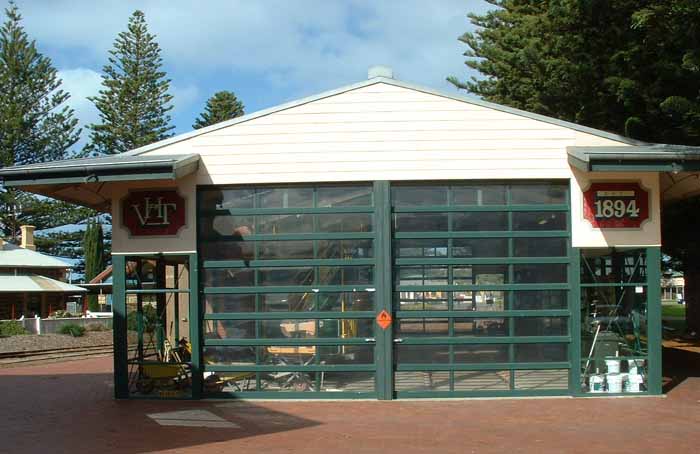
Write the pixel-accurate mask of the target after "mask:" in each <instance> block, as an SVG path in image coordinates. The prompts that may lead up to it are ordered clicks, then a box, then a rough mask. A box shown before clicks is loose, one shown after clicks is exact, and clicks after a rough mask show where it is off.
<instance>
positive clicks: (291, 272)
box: [258, 267, 314, 286]
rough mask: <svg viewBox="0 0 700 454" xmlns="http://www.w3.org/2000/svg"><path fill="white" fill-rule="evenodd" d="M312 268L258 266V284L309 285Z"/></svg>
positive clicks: (312, 272) (312, 280)
mask: <svg viewBox="0 0 700 454" xmlns="http://www.w3.org/2000/svg"><path fill="white" fill-rule="evenodd" d="M313 283H314V269H313V268H311V267H294V268H259V269H258V285H263V286H267V285H272V286H276V285H280V286H284V285H311V284H313Z"/></svg>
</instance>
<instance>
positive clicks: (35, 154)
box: [0, 3, 90, 256]
mask: <svg viewBox="0 0 700 454" xmlns="http://www.w3.org/2000/svg"><path fill="white" fill-rule="evenodd" d="M69 96H70V95H69V94H68V93H66V92H65V91H63V90H61V79H60V78H59V77H58V73H57V71H56V69H55V68H54V67H53V65H52V64H51V60H50V59H49V58H48V57H46V56H44V55H42V54H41V53H39V52H38V51H37V48H36V44H35V42H34V41H32V40H30V38H29V37H28V36H27V33H26V32H25V30H24V27H23V26H22V17H21V15H20V13H19V11H18V9H17V6H15V4H14V3H10V5H9V7H8V8H6V9H5V22H4V23H3V24H2V27H1V28H0V166H12V165H21V164H32V163H37V162H45V161H53V160H56V159H64V158H67V157H69V149H70V147H71V146H73V145H74V144H75V143H76V142H77V141H78V139H79V136H80V130H79V129H78V128H77V124H78V120H77V119H76V118H75V117H74V115H73V110H72V109H71V108H70V107H68V106H67V104H66V102H67V101H68V99H69ZM89 214H90V210H87V209H80V208H76V207H73V206H72V205H69V204H67V203H64V202H57V201H53V200H48V199H45V198H38V197H35V196H33V195H31V194H28V193H26V192H22V191H19V190H16V189H13V188H2V189H0V234H2V236H3V237H4V238H5V239H11V240H13V241H17V238H18V235H19V226H20V225H22V224H32V225H34V226H36V228H37V230H38V231H41V230H44V229H48V228H54V227H59V226H62V225H65V224H72V223H76V222H79V221H81V220H83V219H85V218H86V217H87V216H89ZM66 239H69V240H71V242H72V243H70V244H68V245H66V244H65V240H66ZM76 240H78V242H79V237H78V238H76V236H75V234H72V233H69V232H63V233H54V234H51V235H49V236H43V237H41V236H40V237H39V238H37V246H38V248H39V250H41V251H43V252H54V253H57V254H60V255H67V256H74V255H75V254H74V253H73V247H74V246H75V242H76Z"/></svg>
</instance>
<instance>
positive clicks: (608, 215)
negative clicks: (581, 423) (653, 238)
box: [583, 183, 649, 229]
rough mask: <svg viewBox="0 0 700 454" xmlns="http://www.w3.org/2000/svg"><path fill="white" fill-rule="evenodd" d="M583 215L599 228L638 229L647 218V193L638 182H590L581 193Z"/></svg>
mask: <svg viewBox="0 0 700 454" xmlns="http://www.w3.org/2000/svg"><path fill="white" fill-rule="evenodd" d="M583 216H584V218H585V219H587V220H588V221H589V222H590V223H591V225H592V226H593V227H596V228H599V229H629V228H632V229H634V228H637V229H638V228H640V227H641V225H642V223H643V222H644V221H646V220H647V219H649V193H648V192H647V191H646V190H644V189H643V188H642V187H641V186H640V185H639V183H593V184H591V186H590V187H589V188H588V190H586V192H584V193H583Z"/></svg>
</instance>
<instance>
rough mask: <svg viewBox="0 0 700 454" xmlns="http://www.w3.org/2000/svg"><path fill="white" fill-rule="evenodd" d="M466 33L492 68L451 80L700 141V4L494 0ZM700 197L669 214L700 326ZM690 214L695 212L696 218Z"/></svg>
mask: <svg viewBox="0 0 700 454" xmlns="http://www.w3.org/2000/svg"><path fill="white" fill-rule="evenodd" d="M486 1H488V2H489V3H491V4H492V5H494V6H495V8H494V9H493V10H492V11H489V12H488V13H486V14H484V15H473V14H472V15H469V19H470V21H471V23H472V24H473V25H476V26H477V31H476V32H474V33H465V34H464V35H462V36H461V37H460V40H461V41H462V42H464V43H465V44H466V45H467V46H468V47H469V49H468V50H467V51H466V52H465V54H464V55H465V56H466V57H467V61H466V62H465V63H466V65H467V66H468V67H470V68H473V69H476V70H477V71H479V72H480V73H481V75H482V76H483V77H482V78H473V79H472V80H470V81H465V82H463V81H460V80H459V79H458V78H456V77H448V80H449V81H450V82H452V83H453V84H454V85H455V86H457V87H458V88H461V89H466V90H468V91H470V92H472V93H475V94H477V95H479V96H481V97H483V98H484V99H486V100H488V101H493V102H497V103H501V104H505V105H509V106H512V107H517V108H521V109H525V110H529V111H533V112H537V113H541V114H544V115H548V116H552V117H555V118H560V119H563V120H569V121H574V122H577V123H580V124H583V125H586V126H591V127H594V128H598V129H604V130H609V131H613V132H617V133H619V134H624V135H627V136H630V137H634V138H637V139H641V140H645V141H649V142H661V143H674V144H683V145H696V146H697V145H700V77H698V76H699V75H700V27H698V26H697V24H700V2H698V1H697V0H673V1H668V0H646V1H644V2H641V1H637V0H610V1H596V0H593V1H585V2H582V1H577V0H546V1H545V0H543V1H538V2H532V1H522V0H486ZM699 207H700V199H690V200H687V201H684V202H679V203H676V204H674V205H667V206H665V207H664V210H663V212H662V216H663V219H662V226H663V232H662V236H663V239H664V242H663V249H664V252H665V253H666V254H668V255H670V256H671V257H672V259H673V260H672V261H673V262H674V263H675V264H676V266H678V268H680V269H681V270H683V272H684V274H685V278H686V300H687V303H688V304H687V310H686V322H687V324H688V327H689V328H690V329H691V330H695V331H698V332H700V242H699V241H698V240H697V228H698V222H700V217H699V216H695V215H694V214H696V213H698V208H699ZM691 214H693V215H692V216H691Z"/></svg>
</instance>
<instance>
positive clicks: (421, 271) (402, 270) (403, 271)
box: [394, 265, 447, 285]
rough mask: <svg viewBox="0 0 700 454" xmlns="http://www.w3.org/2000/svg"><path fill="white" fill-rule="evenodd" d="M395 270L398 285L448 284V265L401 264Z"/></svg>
mask: <svg viewBox="0 0 700 454" xmlns="http://www.w3.org/2000/svg"><path fill="white" fill-rule="evenodd" d="M395 270H396V271H397V272H396V273H395V274H394V276H396V279H397V280H398V282H396V284H397V285H446V284H447V266H422V265H417V266H399V267H395Z"/></svg>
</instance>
